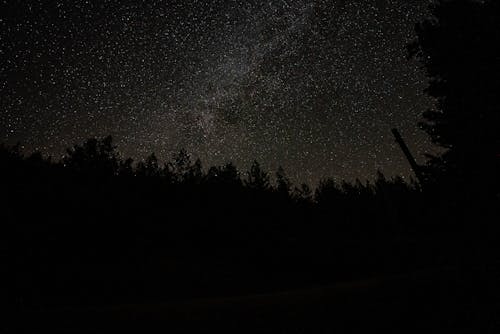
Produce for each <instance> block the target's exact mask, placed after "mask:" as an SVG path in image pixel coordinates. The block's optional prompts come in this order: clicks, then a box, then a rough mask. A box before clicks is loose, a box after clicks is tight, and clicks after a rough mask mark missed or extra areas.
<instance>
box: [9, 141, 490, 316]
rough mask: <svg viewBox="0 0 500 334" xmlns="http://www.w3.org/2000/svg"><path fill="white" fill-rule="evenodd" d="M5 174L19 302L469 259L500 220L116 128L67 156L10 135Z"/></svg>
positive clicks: (127, 298)
mask: <svg viewBox="0 0 500 334" xmlns="http://www.w3.org/2000/svg"><path fill="white" fill-rule="evenodd" d="M0 178H1V184H2V198H1V203H2V210H1V215H2V219H1V220H2V225H1V228H2V233H1V235H2V240H1V242H2V252H3V254H4V255H6V259H7V261H6V262H7V268H8V271H9V273H13V275H9V276H8V277H12V282H11V283H10V285H6V286H5V287H6V288H7V290H8V296H9V298H7V299H6V300H8V305H10V306H9V307H8V309H15V307H17V308H19V307H21V308H32V307H42V306H50V305H52V306H54V305H82V304H85V305H86V304H103V303H105V304H106V303H119V302H127V303H130V302H146V301H153V300H168V299H172V298H187V297H201V296H215V295H217V296H221V295H231V294H243V293H250V292H256V291H271V290H276V289H287V288H292V287H298V286H310V285H315V284H323V283H331V282H335V281H340V280H351V279H356V278H366V277H371V276H380V275H391V274H397V273H405V272H412V271H415V270H419V269H423V268H432V267H436V266H444V265H455V264H456V263H458V262H459V261H463V259H464V258H467V257H468V256H469V255H468V251H466V249H467V250H470V249H471V247H476V246H478V243H477V242H476V241H474V240H476V239H474V238H475V235H476V234H477V233H484V232H485V231H486V230H484V229H482V227H481V226H486V227H487V229H489V228H490V227H491V226H493V225H491V224H486V221H485V224H483V225H472V224H470V222H471V221H472V219H473V218H477V217H479V216H478V215H480V214H484V213H485V212H486V211H482V212H481V213H479V212H477V211H475V210H478V208H477V207H476V208H475V209H472V207H473V206H470V207H469V208H463V207H457V204H456V203H454V202H453V201H451V202H450V201H447V200H439V199H438V198H440V195H435V193H432V192H425V191H423V190H422V189H421V188H420V186H418V185H417V184H414V183H410V184H408V183H406V182H404V181H403V180H402V179H401V178H398V177H396V178H394V179H386V178H385V177H384V176H383V175H382V174H379V176H378V178H377V179H376V180H375V181H373V182H365V183H362V182H360V181H356V182H355V183H348V182H342V183H336V182H334V181H333V180H324V181H322V182H321V183H320V185H319V186H318V187H317V189H315V191H314V192H313V191H312V190H311V188H309V187H308V186H307V185H302V186H301V187H295V186H293V185H292V183H291V182H290V180H289V179H288V178H287V177H286V175H285V172H284V171H283V170H282V169H279V170H278V171H277V173H276V176H275V177H274V179H275V182H271V176H270V174H269V173H267V172H265V171H264V170H262V168H261V167H260V166H259V164H258V163H256V162H255V163H254V164H253V165H252V167H251V169H250V170H249V171H248V172H247V173H246V174H242V173H240V172H239V171H238V170H237V168H236V167H235V166H234V165H232V164H230V163H229V164H226V165H223V166H216V167H211V168H209V169H208V170H206V171H204V169H203V168H202V164H201V162H200V161H199V160H197V161H192V160H191V159H190V156H189V155H188V154H187V153H186V152H185V151H181V152H180V153H179V154H177V155H176V156H175V157H174V159H173V160H172V161H170V162H168V163H166V164H164V165H160V163H159V162H158V159H157V158H156V157H155V156H154V155H151V156H150V157H148V158H147V159H145V160H144V161H140V162H138V163H134V162H133V161H132V160H131V159H122V158H120V157H119V154H118V153H117V151H116V147H115V146H114V145H113V143H112V140H111V137H107V138H104V139H99V140H98V139H90V140H88V141H86V142H85V143H83V144H82V145H77V146H75V147H73V148H71V149H68V150H67V153H66V155H65V156H64V157H63V158H62V159H61V160H60V161H52V160H50V159H46V158H43V157H42V156H41V155H40V154H39V153H34V154H32V155H29V156H23V154H21V152H20V151H19V149H18V148H16V147H6V146H2V147H1V149H0ZM471 226H476V227H474V228H471ZM477 226H479V227H481V229H480V230H477ZM476 230H477V231H479V232H477V233H476V232H474V231H476ZM491 235H493V234H491ZM471 240H473V241H472V242H473V244H471V242H470V241H471ZM481 242H482V243H483V242H486V243H487V240H486V241H485V240H484V239H483V240H482V241H481ZM464 244H467V248H464ZM485 245H486V244H485ZM474 254H476V253H474ZM474 256H475V255H474ZM13 304H14V305H16V306H15V307H14V308H13V307H12V305H13Z"/></svg>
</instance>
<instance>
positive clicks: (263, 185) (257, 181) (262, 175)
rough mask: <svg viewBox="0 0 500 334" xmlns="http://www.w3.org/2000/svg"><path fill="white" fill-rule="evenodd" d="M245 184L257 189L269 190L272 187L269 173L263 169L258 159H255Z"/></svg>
mask: <svg viewBox="0 0 500 334" xmlns="http://www.w3.org/2000/svg"><path fill="white" fill-rule="evenodd" d="M245 185H246V186H247V187H249V188H250V189H255V190H268V189H269V188H270V182H269V175H268V174H267V172H265V171H263V170H262V168H261V167H260V164H259V163H258V162H257V161H254V162H253V164H252V167H250V171H249V172H248V178H247V179H246V180H245Z"/></svg>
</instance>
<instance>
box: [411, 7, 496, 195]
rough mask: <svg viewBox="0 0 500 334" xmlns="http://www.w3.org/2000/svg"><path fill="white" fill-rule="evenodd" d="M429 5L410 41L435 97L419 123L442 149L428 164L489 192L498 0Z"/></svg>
mask: <svg viewBox="0 0 500 334" xmlns="http://www.w3.org/2000/svg"><path fill="white" fill-rule="evenodd" d="M431 8H432V13H433V15H434V17H433V18H432V19H428V20H426V21H424V22H422V23H421V24H419V25H418V26H417V28H416V31H417V40H416V41H415V42H414V43H413V44H411V45H410V46H409V51H410V56H412V57H415V58H416V59H418V60H420V61H421V62H422V63H423V64H424V66H425V68H426V70H427V75H428V77H429V86H428V88H427V93H428V94H429V95H430V96H432V97H434V98H435V99H436V100H437V104H436V107H435V109H432V110H428V111H427V112H425V113H424V119H425V121H424V122H422V123H421V127H422V128H423V129H424V130H425V131H426V132H427V133H428V134H429V135H430V137H431V139H432V141H433V142H434V143H435V144H437V145H439V146H441V147H443V148H445V149H446V151H445V152H444V153H443V154H442V155H441V156H439V157H432V156H431V160H430V164H429V166H430V167H431V170H432V171H433V172H434V173H437V174H438V175H439V174H440V177H441V178H443V177H448V178H449V179H450V181H451V182H452V183H453V184H454V186H455V187H462V188H465V189H467V190H469V191H474V190H475V191H474V192H475V193H479V192H481V193H487V194H489V195H492V194H494V193H496V192H498V191H499V172H500V169H499V160H500V159H499V156H498V154H499V153H500V100H499V99H498V87H500V58H499V57H498V52H497V51H496V49H497V47H498V45H499V44H500V3H499V2H498V1H483V2H481V1H472V0H468V1H462V0H460V1H438V2H437V3H436V4H434V5H433V6H432V7H431ZM445 175H446V176H445ZM451 182H450V183H451Z"/></svg>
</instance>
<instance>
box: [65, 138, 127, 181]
mask: <svg viewBox="0 0 500 334" xmlns="http://www.w3.org/2000/svg"><path fill="white" fill-rule="evenodd" d="M119 161H120V159H119V156H118V153H117V152H116V146H115V145H113V139H112V137H111V136H107V137H105V138H103V139H96V138H91V139H88V140H87V141H85V142H84V143H83V144H82V145H75V146H74V147H73V148H71V149H68V150H67V151H66V156H65V157H64V158H63V159H62V163H63V165H64V166H65V167H67V168H70V169H72V170H74V171H76V172H79V173H83V174H87V175H94V176H96V177H109V176H112V175H115V174H116V173H117V171H118V167H119Z"/></svg>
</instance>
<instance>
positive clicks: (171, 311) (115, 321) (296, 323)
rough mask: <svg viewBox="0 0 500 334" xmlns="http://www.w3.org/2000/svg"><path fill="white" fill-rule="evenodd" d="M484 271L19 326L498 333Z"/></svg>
mask: <svg viewBox="0 0 500 334" xmlns="http://www.w3.org/2000/svg"><path fill="white" fill-rule="evenodd" d="M484 274H485V273H479V272H476V273H474V274H473V273H472V271H470V272H469V274H467V275H464V274H461V273H460V270H457V269H456V268H446V269H440V270H434V271H423V272H416V273H413V274H409V275H398V276H392V277H385V278H373V279H368V280H364V281H356V282H351V283H339V284H336V285H330V286H321V287H312V288H308V289H300V290H292V291H284V292H277V293H269V294H257V295H250V296H240V297H226V298H219V299H217V298H206V299H193V300H182V301H173V302H168V303H158V304H147V305H115V306H108V307H99V308H92V307H87V308H67V309H53V310H44V311H35V310H31V311H27V310H25V311H24V312H22V313H20V314H19V317H18V319H17V320H16V323H17V325H19V327H17V329H16V332H25V333H49V332H50V333H156V332H164V333H220V332H234V333H370V332H375V333H445V332H450V333H498V331H499V330H500V303H499V301H498V300H496V298H494V297H493V295H494V294H493V292H494V291H495V287H494V285H495V284H496V280H495V279H494V277H493V276H492V275H490V274H488V275H484ZM486 277H487V278H486ZM472 284H474V286H472Z"/></svg>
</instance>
